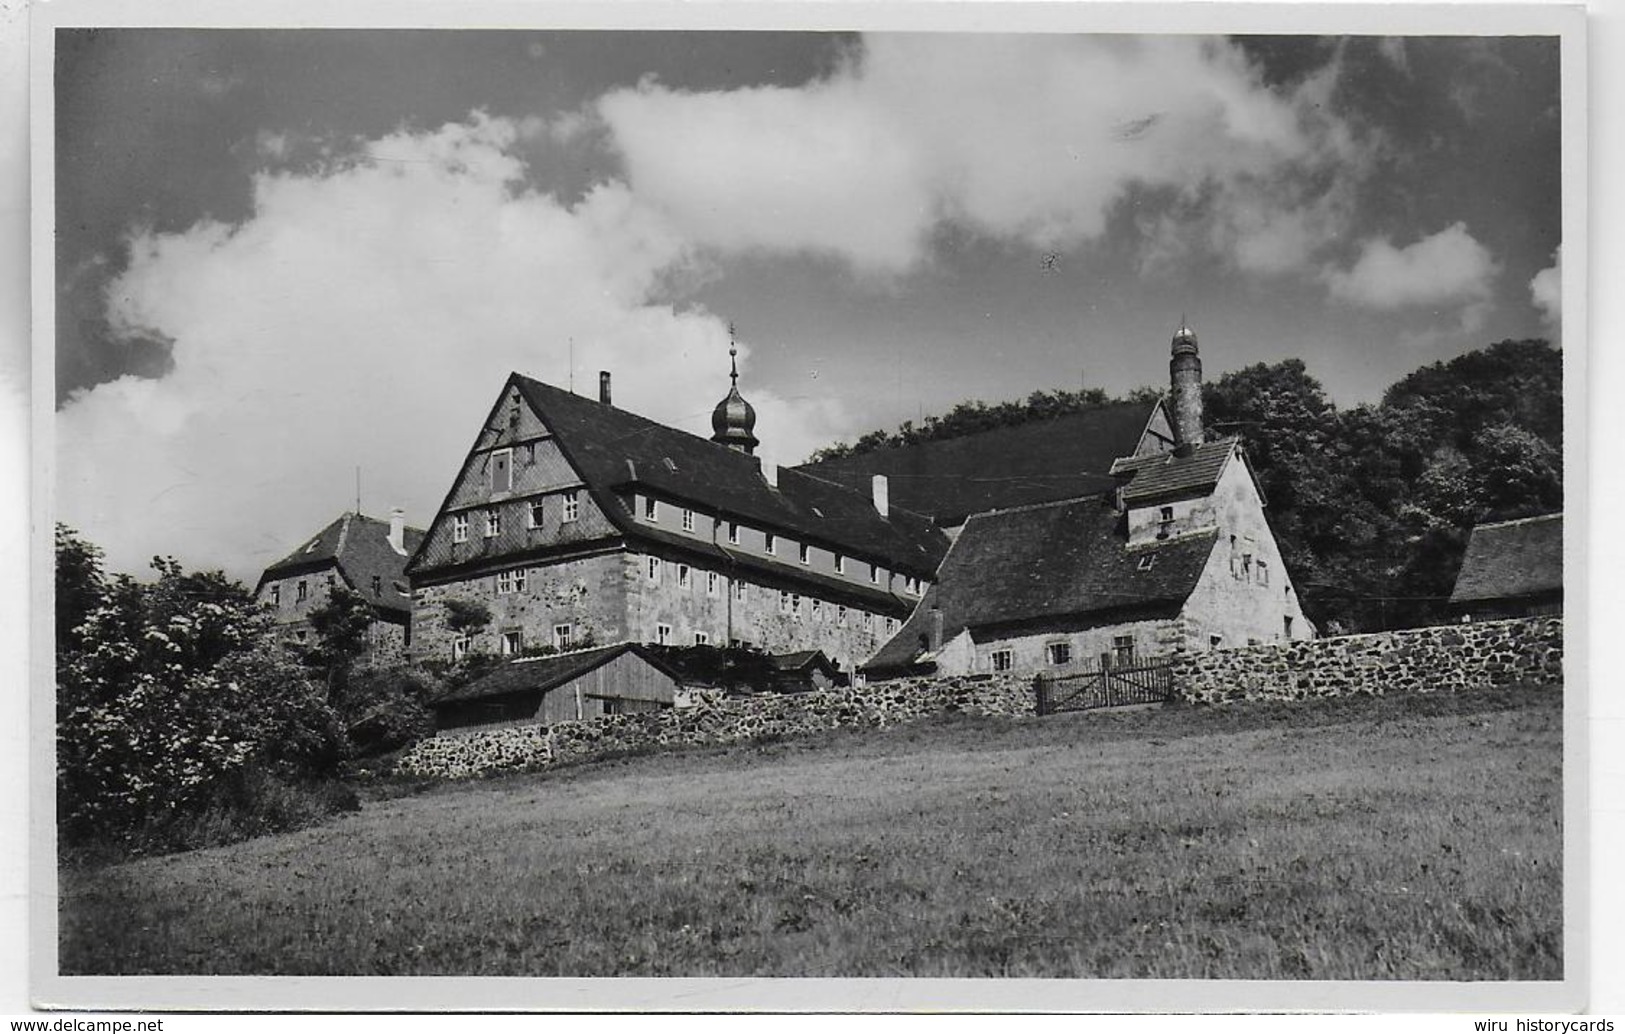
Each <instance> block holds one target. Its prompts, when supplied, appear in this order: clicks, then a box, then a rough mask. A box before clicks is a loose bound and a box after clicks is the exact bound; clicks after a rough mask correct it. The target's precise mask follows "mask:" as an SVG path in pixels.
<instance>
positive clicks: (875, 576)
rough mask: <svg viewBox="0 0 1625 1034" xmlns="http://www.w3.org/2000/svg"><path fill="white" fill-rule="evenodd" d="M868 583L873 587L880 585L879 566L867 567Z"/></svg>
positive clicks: (871, 565)
mask: <svg viewBox="0 0 1625 1034" xmlns="http://www.w3.org/2000/svg"><path fill="white" fill-rule="evenodd" d="M869 581H870V582H871V583H872V584H874V585H879V584H880V565H879V564H870V565H869Z"/></svg>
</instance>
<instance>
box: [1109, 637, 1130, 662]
mask: <svg viewBox="0 0 1625 1034" xmlns="http://www.w3.org/2000/svg"><path fill="white" fill-rule="evenodd" d="M1112 663H1113V664H1118V665H1129V664H1133V663H1134V637H1133V636H1131V635H1114V636H1112Z"/></svg>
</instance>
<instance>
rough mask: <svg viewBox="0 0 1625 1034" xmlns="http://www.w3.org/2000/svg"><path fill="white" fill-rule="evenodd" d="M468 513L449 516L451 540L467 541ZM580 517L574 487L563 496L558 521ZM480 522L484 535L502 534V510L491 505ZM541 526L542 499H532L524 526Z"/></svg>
mask: <svg viewBox="0 0 1625 1034" xmlns="http://www.w3.org/2000/svg"><path fill="white" fill-rule="evenodd" d="M470 516H471V515H470V514H467V513H455V514H452V517H451V540H452V541H453V542H467V541H468V533H469V525H470V523H471V522H470ZM580 518H581V490H580V489H579V488H578V489H575V490H574V491H572V492H569V493H567V494H566V495H565V496H564V500H563V505H562V506H561V508H560V513H559V523H560V524H569V523H571V522H573V521H576V520H579V519H580ZM481 524H482V526H483V528H484V531H485V537H486V538H488V539H494V538H496V537H497V536H498V535H501V534H502V511H501V510H499V509H497V508H496V507H492V508H490V509H488V510H485V511H484V512H483V517H482V521H481ZM542 526H543V515H542V500H540V499H532V500H531V501H530V502H529V503H528V504H526V507H525V527H527V528H529V529H530V530H532V531H535V530H537V529H539V528H541V527H542Z"/></svg>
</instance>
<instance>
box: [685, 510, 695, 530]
mask: <svg viewBox="0 0 1625 1034" xmlns="http://www.w3.org/2000/svg"><path fill="white" fill-rule="evenodd" d="M683 530H684V531H693V530H694V511H693V510H690V509H689V508H688V507H686V506H685V507H683Z"/></svg>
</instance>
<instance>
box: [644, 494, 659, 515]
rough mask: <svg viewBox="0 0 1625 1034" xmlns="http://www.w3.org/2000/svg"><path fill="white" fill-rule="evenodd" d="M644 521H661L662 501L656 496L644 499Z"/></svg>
mask: <svg viewBox="0 0 1625 1034" xmlns="http://www.w3.org/2000/svg"><path fill="white" fill-rule="evenodd" d="M643 519H644V520H646V521H658V520H660V500H658V499H656V498H655V497H654V496H648V495H646V496H644V497H643Z"/></svg>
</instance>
